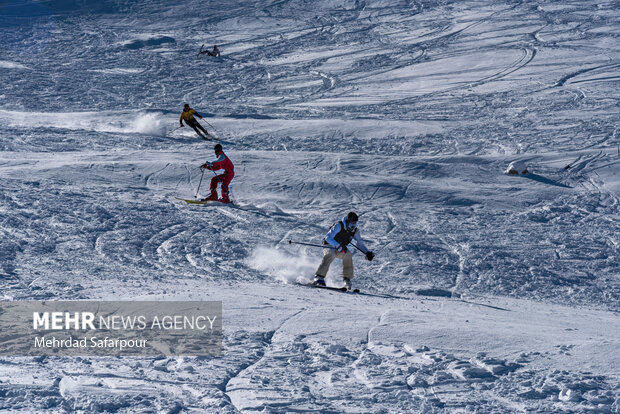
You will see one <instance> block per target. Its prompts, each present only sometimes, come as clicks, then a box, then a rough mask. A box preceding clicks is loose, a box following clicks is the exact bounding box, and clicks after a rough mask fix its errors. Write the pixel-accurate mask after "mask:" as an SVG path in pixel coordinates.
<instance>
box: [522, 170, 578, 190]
mask: <svg viewBox="0 0 620 414" xmlns="http://www.w3.org/2000/svg"><path fill="white" fill-rule="evenodd" d="M521 177H523V178H527V179H529V180H533V181H537V182H539V183H542V184H547V185H552V186H555V187H562V188H573V187H571V186H569V185H566V184H562V183H559V182H557V181H553V180H551V179H549V178H546V177H543V176H542V175H538V174H532V173H527V174H525V175H522V176H521Z"/></svg>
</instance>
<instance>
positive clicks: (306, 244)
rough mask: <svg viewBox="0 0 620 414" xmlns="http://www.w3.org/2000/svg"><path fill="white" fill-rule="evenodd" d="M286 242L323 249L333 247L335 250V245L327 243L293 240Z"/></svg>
mask: <svg viewBox="0 0 620 414" xmlns="http://www.w3.org/2000/svg"><path fill="white" fill-rule="evenodd" d="M288 244H301V245H302V246H312V247H322V248H324V249H334V250H336V247H333V246H330V245H329V244H325V245H323V244H312V243H302V242H296V241H293V240H289V241H288Z"/></svg>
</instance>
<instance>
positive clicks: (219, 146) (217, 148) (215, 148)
mask: <svg viewBox="0 0 620 414" xmlns="http://www.w3.org/2000/svg"><path fill="white" fill-rule="evenodd" d="M213 149H214V150H215V155H217V154H219V153H220V152H222V146H221V145H220V144H215V147H213Z"/></svg>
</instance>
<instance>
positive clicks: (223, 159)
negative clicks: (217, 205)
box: [200, 144, 235, 203]
mask: <svg viewBox="0 0 620 414" xmlns="http://www.w3.org/2000/svg"><path fill="white" fill-rule="evenodd" d="M213 149H214V150H215V156H216V157H217V160H216V161H214V162H206V163H204V164H202V165H201V166H200V168H206V169H207V170H211V171H217V170H224V173H223V174H220V175H216V176H215V177H213V178H212V179H211V195H210V196H209V197H207V198H205V201H220V202H222V203H230V198H229V197H228V190H229V186H230V182H231V181H232V179H233V177H234V176H235V166H234V165H233V163H232V161H231V160H230V158H228V157H227V156H226V154H224V151H222V146H221V145H220V144H216V145H215V147H213ZM217 183H221V184H222V198H220V199H219V200H218V199H217Z"/></svg>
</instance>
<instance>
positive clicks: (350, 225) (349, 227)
mask: <svg viewBox="0 0 620 414" xmlns="http://www.w3.org/2000/svg"><path fill="white" fill-rule="evenodd" d="M345 227H346V228H347V230H348V231H353V230H355V228H356V227H357V221H347V222H346V223H345Z"/></svg>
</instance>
